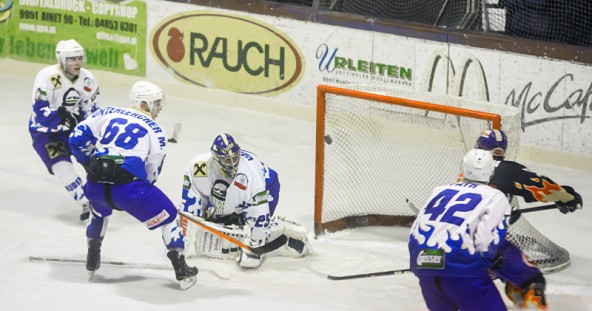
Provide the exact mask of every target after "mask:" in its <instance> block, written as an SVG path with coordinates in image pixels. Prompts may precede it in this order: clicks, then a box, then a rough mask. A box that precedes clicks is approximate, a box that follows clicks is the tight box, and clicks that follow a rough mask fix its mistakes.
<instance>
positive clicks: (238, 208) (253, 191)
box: [182, 150, 270, 240]
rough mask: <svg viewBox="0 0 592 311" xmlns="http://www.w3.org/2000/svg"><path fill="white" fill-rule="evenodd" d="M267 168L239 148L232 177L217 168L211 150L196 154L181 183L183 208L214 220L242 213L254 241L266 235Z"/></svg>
mask: <svg viewBox="0 0 592 311" xmlns="http://www.w3.org/2000/svg"><path fill="white" fill-rule="evenodd" d="M266 178H269V169H268V168H267V166H265V164H264V163H263V162H261V161H260V160H259V158H258V157H257V156H256V155H255V154H253V153H251V152H249V151H246V150H241V157H240V160H239V164H238V169H237V172H236V175H235V176H234V178H232V179H231V178H228V177H226V175H225V174H224V173H223V172H222V171H221V170H220V168H219V166H218V164H217V163H216V162H215V160H214V159H213V157H212V154H211V153H210V152H207V153H203V154H199V155H197V156H195V157H194V158H193V159H191V161H190V162H189V164H188V165H187V168H186V171H185V176H184V182H183V201H182V208H183V210H184V211H187V212H190V213H193V214H195V215H199V216H201V217H204V218H208V219H212V220H213V221H216V220H217V219H219V218H220V217H224V216H227V215H230V214H232V213H236V214H242V213H245V215H244V216H245V221H246V223H247V224H248V225H249V227H250V228H251V230H252V232H251V235H252V237H253V239H254V240H261V239H263V238H265V237H267V235H268V234H269V229H268V227H269V223H270V212H269V204H268V200H269V196H268V195H267V190H266V188H265V179H266Z"/></svg>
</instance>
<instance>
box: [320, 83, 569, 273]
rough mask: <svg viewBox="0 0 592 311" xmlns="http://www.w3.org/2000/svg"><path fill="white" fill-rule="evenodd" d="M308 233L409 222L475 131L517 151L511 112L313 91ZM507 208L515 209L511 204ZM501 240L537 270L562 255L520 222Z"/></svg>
mask: <svg viewBox="0 0 592 311" xmlns="http://www.w3.org/2000/svg"><path fill="white" fill-rule="evenodd" d="M316 109H317V113H316V141H315V147H316V152H315V153H316V159H315V161H316V162H315V212H314V230H315V235H316V236H318V235H321V234H324V233H327V232H335V231H339V230H343V229H348V228H354V227H361V226H374V225H381V226H410V225H411V224H412V222H413V220H414V219H415V216H416V211H417V208H416V207H415V205H417V207H421V206H422V205H423V203H424V201H425V200H426V199H427V198H428V197H429V195H430V194H431V192H432V190H433V189H434V187H436V186H440V185H445V184H449V183H452V182H454V181H455V180H456V179H457V177H458V175H459V173H460V171H461V163H462V158H463V156H464V155H465V154H466V152H467V151H468V150H469V149H471V148H473V147H474V146H475V141H476V140H477V137H478V136H479V135H480V134H481V132H482V131H483V130H485V129H488V128H494V129H500V128H501V129H503V130H504V132H505V133H506V135H507V136H508V148H507V150H506V159H507V160H514V159H515V158H516V156H517V154H518V149H519V146H520V138H521V137H520V134H521V131H522V129H521V112H520V110H519V109H518V108H516V107H513V106H507V105H500V104H494V103H491V102H485V101H478V100H471V99H466V98H462V97H457V96H450V95H445V94H434V93H430V92H416V91H413V90H409V89H401V88H395V87H388V86H384V85H348V86H347V87H346V88H345V87H334V86H326V85H319V86H318V87H317V107H316ZM513 206H516V207H518V208H519V206H518V204H517V203H514V204H513ZM507 240H509V241H511V242H512V243H514V244H515V245H516V246H517V247H518V248H520V249H521V250H522V251H524V252H525V253H526V254H527V256H528V257H529V258H531V259H532V260H533V261H534V262H535V263H537V264H538V265H539V268H541V270H542V271H543V272H546V273H548V272H553V271H558V270H560V269H562V268H564V267H566V266H567V265H568V264H569V262H570V259H569V253H568V252H567V251H566V250H565V249H563V248H561V247H560V246H558V245H557V244H555V243H553V242H552V241H550V240H549V239H548V238H546V237H545V236H544V235H543V234H542V233H540V232H539V231H538V230H536V229H535V228H534V227H533V226H532V225H531V224H530V223H529V222H528V221H527V220H526V219H525V218H524V217H521V219H520V221H518V222H517V223H515V224H513V225H512V226H510V229H509V230H508V235H507Z"/></svg>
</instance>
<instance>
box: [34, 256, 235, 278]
mask: <svg viewBox="0 0 592 311" xmlns="http://www.w3.org/2000/svg"><path fill="white" fill-rule="evenodd" d="M29 262H32V263H56V264H75V265H85V264H86V260H83V259H71V258H57V257H56V258H51V257H36V256H29ZM101 265H102V266H107V267H120V268H130V269H149V270H172V267H170V266H166V265H156V264H150V263H135V262H124V261H101ZM199 270H200V271H207V272H210V273H212V274H213V275H214V276H216V277H217V278H219V279H221V280H230V277H229V276H228V275H226V274H225V273H220V272H218V271H215V270H210V269H203V268H199Z"/></svg>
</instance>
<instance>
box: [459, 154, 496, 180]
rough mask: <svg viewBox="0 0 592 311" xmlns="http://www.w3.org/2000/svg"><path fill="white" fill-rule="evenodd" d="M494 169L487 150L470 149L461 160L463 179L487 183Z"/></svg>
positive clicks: (491, 157) (491, 158)
mask: <svg viewBox="0 0 592 311" xmlns="http://www.w3.org/2000/svg"><path fill="white" fill-rule="evenodd" d="M494 169H495V163H494V160H493V156H492V155H491V152H489V151H487V150H483V149H471V150H469V152H467V154H466V155H465V156H464V158H463V164H462V170H463V174H464V176H465V179H468V180H473V181H478V182H482V183H487V182H489V179H490V178H491V176H492V175H493V170H494Z"/></svg>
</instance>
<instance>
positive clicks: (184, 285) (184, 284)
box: [179, 276, 197, 290]
mask: <svg viewBox="0 0 592 311" xmlns="http://www.w3.org/2000/svg"><path fill="white" fill-rule="evenodd" d="M195 283H197V277H196V276H190V277H188V278H185V279H182V280H181V281H179V285H181V289H182V290H188V289H189V288H190V287H191V286H193V285H195Z"/></svg>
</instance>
